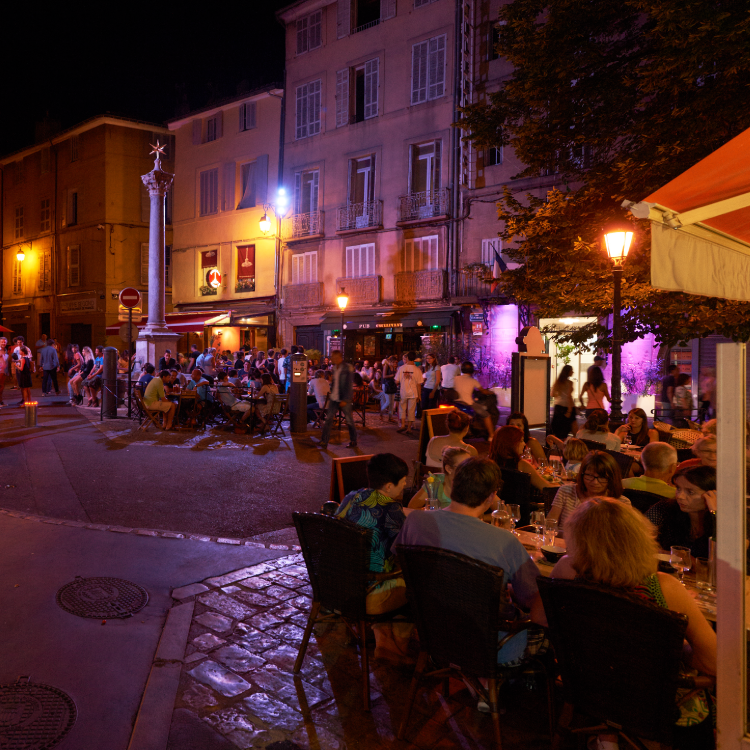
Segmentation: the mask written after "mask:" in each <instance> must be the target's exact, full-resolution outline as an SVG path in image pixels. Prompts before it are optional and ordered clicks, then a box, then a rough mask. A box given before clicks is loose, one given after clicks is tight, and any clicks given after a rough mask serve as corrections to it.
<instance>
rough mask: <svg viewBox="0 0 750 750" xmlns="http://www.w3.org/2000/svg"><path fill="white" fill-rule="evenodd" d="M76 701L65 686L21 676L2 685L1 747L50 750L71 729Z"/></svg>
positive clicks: (0, 711)
mask: <svg viewBox="0 0 750 750" xmlns="http://www.w3.org/2000/svg"><path fill="white" fill-rule="evenodd" d="M75 721H76V704H75V703H73V700H72V699H71V698H70V696H68V695H66V694H65V693H63V691H62V690H58V689H57V688H53V687H50V686H49V685H35V684H33V683H30V682H22V681H20V680H19V682H17V683H16V684H15V685H0V750H47V749H48V748H53V747H54V746H55V745H57V743H58V742H60V740H61V739H62V738H63V737H64V736H65V735H66V734H67V733H68V732H69V731H70V728H71V727H72V726H73V724H75Z"/></svg>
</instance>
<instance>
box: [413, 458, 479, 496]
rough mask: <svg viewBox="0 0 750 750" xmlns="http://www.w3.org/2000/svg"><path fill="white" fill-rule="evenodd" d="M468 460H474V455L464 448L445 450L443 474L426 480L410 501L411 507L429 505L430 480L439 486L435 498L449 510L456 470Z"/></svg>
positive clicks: (434, 475)
mask: <svg viewBox="0 0 750 750" xmlns="http://www.w3.org/2000/svg"><path fill="white" fill-rule="evenodd" d="M468 458H472V455H471V454H470V453H469V452H468V451H466V450H464V449H463V448H453V447H451V446H448V447H447V448H443V473H442V474H433V475H432V476H431V477H428V478H427V479H425V482H424V484H423V485H422V487H421V489H420V490H419V492H417V493H416V494H415V495H414V497H413V498H412V499H411V500H410V501H409V507H410V508H424V506H425V505H426V504H427V485H428V483H429V480H430V479H432V480H433V482H432V483H434V484H435V485H437V487H436V490H435V493H436V494H435V497H436V498H437V501H438V502H439V503H440V507H441V508H447V507H448V506H449V505H450V504H451V489H453V475H454V474H455V473H456V469H457V468H458V467H459V466H460V465H461V464H462V463H463V462H464V461H466V459H468Z"/></svg>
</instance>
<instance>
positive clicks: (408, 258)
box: [401, 240, 414, 271]
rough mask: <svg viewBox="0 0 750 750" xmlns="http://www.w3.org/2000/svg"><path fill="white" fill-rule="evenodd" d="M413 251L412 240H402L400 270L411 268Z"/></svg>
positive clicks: (409, 269)
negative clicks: (402, 248) (402, 251)
mask: <svg viewBox="0 0 750 750" xmlns="http://www.w3.org/2000/svg"><path fill="white" fill-rule="evenodd" d="M413 253H414V240H404V254H403V256H402V258H401V270H402V271H411V270H413V263H412V254H413Z"/></svg>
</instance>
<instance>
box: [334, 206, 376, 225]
mask: <svg viewBox="0 0 750 750" xmlns="http://www.w3.org/2000/svg"><path fill="white" fill-rule="evenodd" d="M382 223H383V201H368V202H367V203H350V204H349V205H348V206H340V207H339V208H338V209H337V212H336V231H337V232H348V231H352V230H356V229H367V228H368V227H379V226H381V225H382Z"/></svg>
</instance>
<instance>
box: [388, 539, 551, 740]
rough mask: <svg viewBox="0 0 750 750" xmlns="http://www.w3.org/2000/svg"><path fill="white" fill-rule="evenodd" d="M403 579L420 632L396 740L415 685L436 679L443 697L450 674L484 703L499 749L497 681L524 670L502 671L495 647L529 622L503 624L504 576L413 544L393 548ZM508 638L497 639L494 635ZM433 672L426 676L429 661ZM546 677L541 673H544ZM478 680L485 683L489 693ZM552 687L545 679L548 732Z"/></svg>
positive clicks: (405, 723)
mask: <svg viewBox="0 0 750 750" xmlns="http://www.w3.org/2000/svg"><path fill="white" fill-rule="evenodd" d="M396 552H397V554H398V559H399V562H400V563H401V568H402V570H403V574H404V578H405V579H406V591H407V596H408V599H409V604H410V605H411V611H412V614H413V615H414V622H415V624H416V626H417V632H418V633H419V646H420V652H419V659H418V660H417V666H416V669H415V671H414V677H413V679H412V682H411V687H410V688H409V696H408V698H407V702H406V709H405V712H404V716H403V719H402V720H401V725H400V727H399V730H398V738H399V739H403V737H404V734H405V732H406V728H407V726H408V723H409V717H410V716H411V712H412V708H413V706H414V701H415V698H416V695H417V691H418V689H419V685H420V682H421V681H422V679H423V678H424V677H428V678H429V677H439V678H441V679H442V683H443V695H444V696H445V697H446V698H447V697H448V688H449V677H450V676H451V675H454V676H456V677H458V678H459V679H461V680H462V681H463V682H464V683H465V684H467V685H468V686H469V687H470V689H471V690H473V691H474V692H475V693H476V694H479V695H481V696H482V698H483V699H484V700H485V701H486V702H487V705H488V706H489V708H490V713H491V714H492V723H493V727H494V734H495V745H496V747H497V748H498V750H500V748H501V747H502V740H501V733H500V713H499V710H498V704H497V697H498V688H499V681H500V680H501V679H502V678H508V677H511V676H513V675H514V674H517V673H520V672H521V671H523V670H524V669H526V668H527V667H528V663H527V662H526V661H524V662H523V663H522V664H521V666H516V667H512V668H508V667H504V666H503V665H502V664H498V663H497V654H498V651H499V650H500V648H501V647H502V646H503V645H505V643H506V642H507V641H508V640H510V639H511V638H512V637H513V636H514V635H516V634H517V633H519V632H520V631H522V630H524V629H525V628H528V626H529V625H530V620H529V619H528V617H519V618H518V619H516V620H512V621H507V620H505V619H503V618H502V616H501V609H500V608H501V604H503V603H507V596H508V593H507V586H506V584H505V583H504V580H503V571H502V570H501V569H500V568H496V567H494V566H492V565H488V564H487V563H484V562H480V561H479V560H475V559H474V558H471V557H467V556H466V555H461V554H459V553H457V552H450V551H449V550H444V549H437V548H435V547H425V546H417V545H400V546H398V547H397V548H396ZM500 631H505V632H507V633H508V635H506V636H504V637H503V638H502V639H501V640H498V632H500ZM430 660H432V665H433V666H434V667H435V668H434V669H433V670H432V671H430V672H427V671H426V670H427V667H428V662H429V661H430ZM545 672H546V670H545ZM480 679H486V680H487V681H488V688H487V689H486V690H485V688H484V687H483V686H482V684H481V682H480ZM552 691H553V688H552V684H551V681H550V680H549V678H548V679H547V700H548V709H549V711H550V731H551V730H552V727H553V720H552V712H553V704H552V698H553V692H552Z"/></svg>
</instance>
